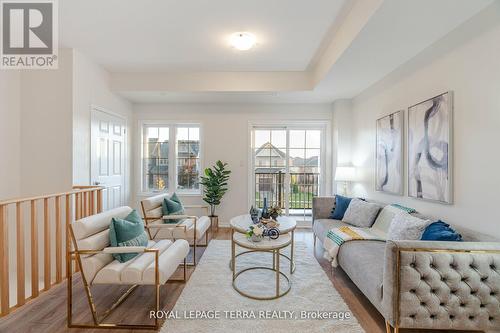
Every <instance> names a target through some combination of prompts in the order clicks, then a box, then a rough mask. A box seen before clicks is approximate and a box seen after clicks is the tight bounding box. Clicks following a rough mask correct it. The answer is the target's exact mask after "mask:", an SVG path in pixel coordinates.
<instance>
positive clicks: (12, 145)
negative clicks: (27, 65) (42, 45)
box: [0, 70, 21, 200]
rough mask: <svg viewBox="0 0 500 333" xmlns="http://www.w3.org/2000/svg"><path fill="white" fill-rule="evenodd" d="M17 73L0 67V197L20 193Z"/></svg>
mask: <svg viewBox="0 0 500 333" xmlns="http://www.w3.org/2000/svg"><path fill="white" fill-rule="evenodd" d="M20 92H21V75H20V73H19V72H18V71H6V70H0V156H1V158H0V184H1V186H0V200H1V199H7V198H14V197H17V196H19V194H20V186H21V177H20V171H19V168H20V165H21V155H20V153H19V150H20V146H21V142H20V140H21V135H20V124H21V104H20V103H21V98H20Z"/></svg>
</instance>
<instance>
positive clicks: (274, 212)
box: [269, 206, 283, 220]
mask: <svg viewBox="0 0 500 333" xmlns="http://www.w3.org/2000/svg"><path fill="white" fill-rule="evenodd" d="M281 214H283V210H282V209H281V207H280V206H272V207H271V208H269V215H270V216H271V217H272V218H273V220H276V219H277V218H278V216H281Z"/></svg>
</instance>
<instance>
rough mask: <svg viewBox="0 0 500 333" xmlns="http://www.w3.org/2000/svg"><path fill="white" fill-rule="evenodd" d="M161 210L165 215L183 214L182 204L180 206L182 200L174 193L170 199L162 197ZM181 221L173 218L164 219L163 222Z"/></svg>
mask: <svg viewBox="0 0 500 333" xmlns="http://www.w3.org/2000/svg"><path fill="white" fill-rule="evenodd" d="M161 207H162V210H163V216H167V215H184V206H182V202H181V200H180V199H179V197H178V196H177V194H176V193H174V194H173V195H172V196H171V197H170V199H169V198H165V199H163V203H162V206H161ZM179 222H181V221H179V220H175V219H164V220H163V223H179Z"/></svg>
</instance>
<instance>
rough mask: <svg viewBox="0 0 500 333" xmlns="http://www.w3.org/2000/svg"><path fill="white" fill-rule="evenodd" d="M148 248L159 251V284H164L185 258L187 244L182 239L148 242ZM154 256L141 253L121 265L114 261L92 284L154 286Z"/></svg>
mask: <svg viewBox="0 0 500 333" xmlns="http://www.w3.org/2000/svg"><path fill="white" fill-rule="evenodd" d="M148 248H153V249H158V250H159V255H160V256H159V273H160V276H159V277H160V284H163V283H165V282H166V281H167V280H168V279H169V278H170V276H171V275H172V274H173V273H174V272H175V270H176V269H177V267H178V265H179V264H180V263H181V262H182V260H183V259H184V258H186V256H187V254H188V252H189V244H188V242H187V241H186V240H184V239H179V240H176V241H175V242H172V241H170V240H160V241H158V242H154V241H149V242H148ZM154 282H155V256H154V254H153V253H148V252H145V253H141V254H140V255H138V256H137V257H135V258H133V259H132V260H130V261H127V262H124V263H121V262H119V261H118V260H114V261H112V262H111V263H109V264H107V265H106V266H104V267H103V268H102V269H101V270H99V272H98V273H97V274H96V276H95V279H94V280H93V281H92V283H93V284H126V285H129V284H154Z"/></svg>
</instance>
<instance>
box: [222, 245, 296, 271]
mask: <svg viewBox="0 0 500 333" xmlns="http://www.w3.org/2000/svg"><path fill="white" fill-rule="evenodd" d="M253 252H269V253H273V251H257V250H248V251H242V252H240V253H238V254H237V255H235V256H234V257H235V258H238V257H239V256H241V255H243V254H247V253H253ZM280 256H282V257H283V258H285V259H287V260H288V261H289V262H290V267H291V270H290V274H293V273H294V272H295V261H293V259H292V258H290V257H289V256H288V255H286V254H284V253H280ZM229 269H233V267H232V266H231V259H230V260H229Z"/></svg>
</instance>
